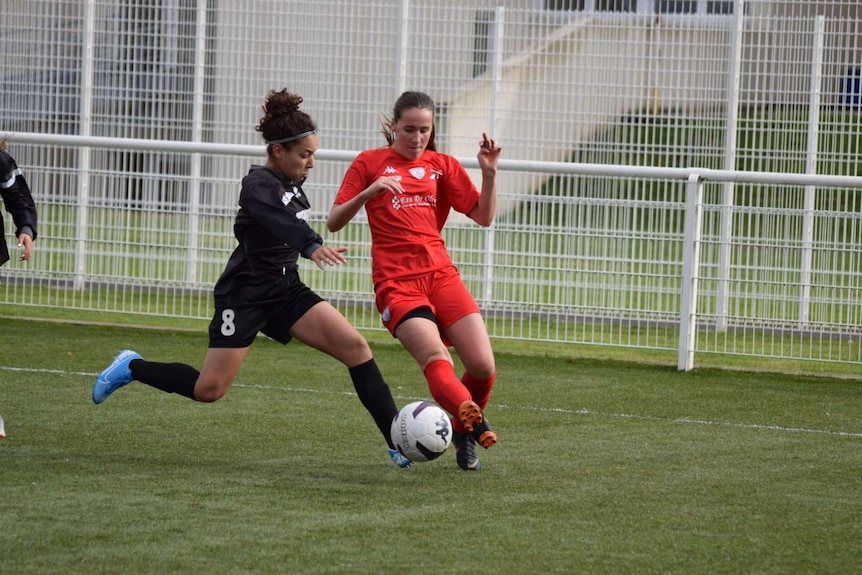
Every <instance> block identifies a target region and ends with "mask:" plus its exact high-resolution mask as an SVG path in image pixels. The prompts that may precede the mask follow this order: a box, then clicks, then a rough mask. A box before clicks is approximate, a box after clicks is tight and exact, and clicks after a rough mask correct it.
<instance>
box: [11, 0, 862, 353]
mask: <svg viewBox="0 0 862 575" xmlns="http://www.w3.org/2000/svg"><path fill="white" fill-rule="evenodd" d="M0 20H2V21H3V22H4V27H3V29H2V30H0V49H2V51H3V54H4V58H3V59H2V60H0V78H2V81H3V90H2V91H0V94H2V97H0V133H2V134H4V135H9V136H11V140H10V146H11V151H12V152H13V155H14V156H15V157H16V159H18V161H19V164H21V165H22V167H23V168H24V170H25V173H26V175H27V176H28V178H29V180H30V182H31V187H32V188H33V189H34V191H35V193H36V197H37V202H38V204H39V211H40V239H39V244H38V248H39V251H38V256H37V258H36V260H35V261H33V262H31V264H29V266H28V268H27V269H25V268H24V267H23V266H22V265H20V264H16V263H15V262H12V263H11V264H10V265H7V266H4V267H3V268H2V269H0V302H2V303H3V304H4V305H8V304H15V305H20V306H33V307H34V308H35V307H37V306H38V307H40V308H43V309H54V310H60V309H63V308H71V309H75V310H81V311H82V312H83V311H90V312H104V313H109V314H152V315H170V316H178V317H188V318H204V317H208V316H209V313H210V312H209V309H210V302H209V295H208V294H209V290H210V288H211V286H212V283H213V282H214V281H215V279H216V277H217V275H218V273H219V272H220V271H221V267H222V265H223V263H224V261H225V259H226V257H227V254H228V253H229V251H230V250H231V249H232V247H233V245H234V240H233V237H232V230H231V227H232V217H233V213H234V204H235V201H236V195H237V192H238V182H239V179H240V177H241V176H242V175H243V174H244V173H245V171H246V169H247V164H248V163H249V162H250V161H260V160H261V159H262V157H263V156H262V148H261V147H260V146H259V140H258V139H257V138H259V135H258V134H256V133H255V132H254V130H253V129H252V128H253V126H254V124H255V123H256V121H257V117H258V115H259V104H260V101H261V100H262V98H263V96H264V95H265V94H266V92H267V91H268V90H269V89H272V88H281V87H282V86H287V87H288V88H290V89H291V90H293V91H296V92H297V93H300V94H302V95H303V96H305V97H306V107H307V109H308V111H309V112H310V113H311V114H312V115H313V116H314V117H315V119H316V120H317V121H318V123H319V124H320V126H321V143H322V146H323V148H325V150H324V151H323V152H322V154H321V162H320V163H319V164H318V167H317V168H316V169H315V173H314V174H313V177H312V181H311V182H310V185H309V191H310V192H311V194H312V197H313V199H314V204H315V206H314V207H315V209H316V212H315V214H314V219H313V223H314V222H317V223H318V224H321V222H322V221H323V218H324V217H325V213H326V211H327V209H328V207H329V205H330V204H331V201H332V197H333V196H334V191H335V188H336V187H337V185H338V182H339V181H340V178H341V175H342V174H343V172H344V170H345V169H346V166H347V164H348V162H349V160H350V158H351V157H352V155H353V154H354V153H355V150H359V149H362V148H368V147H376V146H379V145H381V144H382V139H381V138H380V137H379V135H378V134H377V128H376V122H377V113H378V112H379V111H382V112H386V111H387V110H388V108H389V107H390V106H391V104H392V101H393V100H394V98H395V97H396V96H397V94H398V93H400V91H401V90H403V89H420V90H425V91H428V92H429V93H431V94H432V95H433V96H434V97H435V99H436V100H437V102H438V104H439V111H438V113H439V117H438V120H439V124H438V132H439V133H438V135H439V142H440V143H441V144H442V146H443V148H444V150H445V151H448V152H450V153H453V154H455V155H456V156H457V157H459V158H462V159H463V161H464V162H465V163H466V164H467V165H468V166H473V164H471V161H472V160H471V159H470V158H471V157H472V156H473V155H474V154H475V142H476V140H477V138H478V136H479V135H480V133H481V132H482V131H486V132H489V133H491V134H494V135H495V136H496V137H497V138H498V139H500V140H501V141H502V142H503V145H504V157H505V161H504V166H505V169H504V171H503V173H502V174H501V177H500V189H501V212H500V214H499V217H498V221H497V223H496V224H495V226H494V227H493V228H492V229H491V230H490V231H488V230H481V229H478V228H476V227H475V226H470V225H465V224H464V223H463V222H462V221H459V220H456V221H454V222H453V225H452V227H451V228H450V229H449V230H447V232H446V234H447V236H446V237H447V242H448V244H449V246H450V248H451V251H452V252H453V255H454V257H455V259H456V260H457V261H458V263H459V265H460V267H461V269H462V271H463V272H464V274H465V276H466V277H467V279H468V282H469V283H470V285H471V287H472V289H473V291H474V293H475V294H476V295H477V297H478V298H479V299H480V301H481V303H482V305H483V307H484V308H485V310H486V312H487V316H488V321H489V325H490V329H491V332H492V334H493V335H494V336H496V337H499V338H517V339H529V340H533V341H546V342H558V343H584V344H600V345H612V346H621V347H632V348H643V349H660V350H671V351H677V352H678V354H679V364H680V367H681V368H686V367H688V366H690V365H691V361H692V357H691V355H690V354H691V353H692V352H693V351H697V352H701V353H707V352H708V353H713V352H714V353H725V354H737V355H748V356H757V357H774V358H790V359H803V360H814V361H822V362H842V363H848V362H849V363H858V362H860V360H862V356H860V352H859V349H858V345H857V342H858V337H859V333H858V331H859V326H860V325H862V322H860V313H862V310H860V305H862V303H860V301H859V300H860V298H859V294H860V291H859V289H860V285H859V284H860V282H862V262H860V254H859V248H858V246H859V245H860V242H859V240H860V238H859V234H860V226H859V222H858V218H859V214H860V211H862V210H860V194H859V190H858V188H859V184H858V181H859V178H858V177H857V176H858V175H859V165H860V159H862V127H860V126H862V122H860V109H862V102H860V96H862V86H860V79H862V78H860V70H862V46H860V43H859V38H860V37H862V35H860V34H859V28H860V25H862V8H860V7H859V6H857V5H856V4H855V3H846V2H826V1H821V0H818V1H811V2H785V1H781V2H779V1H772V0H752V1H749V2H740V1H739V0H735V1H732V2H730V1H729V2H707V1H704V0H690V1H665V0H663V1H661V2H655V1H652V0H650V1H646V0H629V1H622V2H619V1H613V2H606V1H604V0H581V1H578V0H570V1H553V2H550V1H539V0H535V1H534V0H520V1H503V2H496V1H495V2H491V1H490V0H488V1H484V0H463V1H461V2H458V3H457V4H455V3H452V2H444V1H441V0H425V1H422V2H419V1H413V0H368V1H362V0H340V1H335V0H314V1H311V0H307V1H306V0H292V1H290V2H284V1H279V0H242V1H241V0H220V1H219V2H214V1H212V0H209V1H205V0H199V1H198V0H123V1H120V0H28V1H27V2H23V1H20V2H3V3H0ZM570 162H571V163H570ZM758 172H760V173H764V174H766V175H768V177H765V176H764V177H755V176H751V175H749V174H752V173H758ZM696 174H697V175H699V177H694V176H695V175H696ZM769 174H771V175H769ZM806 174H807V175H806ZM818 174H819V175H822V177H819V176H817V175H818ZM690 177H694V180H692V182H689V178H690ZM695 189H700V190H701V192H702V194H703V201H702V202H695V203H694V205H692V206H689V205H688V204H687V202H689V201H693V202H694V201H695V200H693V199H692V198H694V197H696V195H697V194H696V193H695V191H694V190H695ZM698 206H699V209H697V207H698ZM697 214H699V221H700V225H699V226H692V222H689V226H690V228H689V231H690V232H692V233H694V230H700V231H701V233H702V235H701V236H699V239H698V236H696V235H693V236H686V228H685V225H686V221H687V220H686V218H687V217H692V216H694V215H697ZM10 223H11V222H10ZM322 227H323V226H322V224H321V225H318V228H319V229H321V230H322ZM324 235H325V237H326V234H324ZM327 239H328V240H329V241H333V242H337V243H341V242H344V243H346V244H349V245H350V246H351V248H352V249H351V253H352V254H353V256H354V259H353V260H352V263H351V265H350V266H348V267H346V268H344V269H338V270H330V271H328V272H326V273H325V274H324V273H320V272H317V271H316V270H313V269H311V268H310V267H308V268H306V269H305V270H304V273H305V275H306V277H307V278H308V280H309V282H310V283H311V284H312V285H313V286H314V287H315V288H316V289H319V290H320V291H321V292H323V293H325V294H326V295H327V296H329V297H330V298H331V299H332V300H333V301H334V302H335V303H337V304H338V305H339V306H340V307H342V309H344V310H345V312H346V313H347V314H348V315H349V317H350V318H351V320H352V321H354V323H356V324H357V325H358V326H360V327H363V328H379V325H380V324H379V320H378V318H377V316H376V313H374V312H373V310H372V309H371V307H370V305H369V304H370V301H371V286H370V279H369V277H368V276H369V274H368V261H367V257H368V250H367V245H368V235H367V230H366V229H365V228H364V227H363V226H362V225H361V223H359V224H357V225H351V226H350V227H349V228H348V229H347V230H346V231H345V232H342V234H340V235H339V236H337V237H335V238H331V237H327ZM695 248H698V249H695ZM687 249H688V250H691V253H688V252H687V251H686V250H687ZM696 256H697V257H696ZM687 266H691V267H690V268H689V267H687ZM695 286H697V288H698V289H697V290H695V289H694V287H695ZM694 306H696V307H694ZM694 311H696V312H697V317H698V322H697V324H696V326H697V328H696V329H694V326H693V324H692V323H691V321H690V320H691V319H692V318H693V317H695V316H694V315H693V312H694ZM695 333H697V334H700V335H699V336H698V337H697V338H693V334H695Z"/></svg>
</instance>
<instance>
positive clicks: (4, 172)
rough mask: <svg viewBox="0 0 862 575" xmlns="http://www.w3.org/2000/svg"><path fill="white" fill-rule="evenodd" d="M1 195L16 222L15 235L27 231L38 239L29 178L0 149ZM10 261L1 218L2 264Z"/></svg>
mask: <svg viewBox="0 0 862 575" xmlns="http://www.w3.org/2000/svg"><path fill="white" fill-rule="evenodd" d="M0 196H2V197H3V204H4V205H5V206H6V211H8V212H9V213H10V214H12V221H13V222H15V235H16V236H18V235H21V234H22V233H27V234H28V235H29V236H30V237H31V238H33V239H34V240H35V239H36V204H35V203H34V202H33V196H32V195H31V194H30V187H29V186H28V185H27V180H25V179H24V176H23V175H22V174H21V170H19V169H18V164H16V163H15V160H14V159H13V158H12V156H10V155H9V154H7V153H6V152H3V151H2V150H0ZM8 261H9V248H8V246H7V245H6V230H5V229H4V225H3V218H0V265H3V264H5V263H6V262H8Z"/></svg>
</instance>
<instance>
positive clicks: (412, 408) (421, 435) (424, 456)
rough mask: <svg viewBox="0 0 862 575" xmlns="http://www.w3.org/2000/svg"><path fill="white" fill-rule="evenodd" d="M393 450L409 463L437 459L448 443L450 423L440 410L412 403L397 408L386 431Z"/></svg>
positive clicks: (434, 406) (424, 403) (415, 402)
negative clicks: (388, 431) (396, 412)
mask: <svg viewBox="0 0 862 575" xmlns="http://www.w3.org/2000/svg"><path fill="white" fill-rule="evenodd" d="M390 436H391V437H392V443H393V444H394V445H395V449H397V450H398V451H400V452H401V453H402V454H403V455H404V456H405V457H408V458H410V460H412V461H419V462H421V461H431V460H432V459H437V458H438V457H440V456H441V455H443V453H444V452H445V451H446V450H447V449H448V448H449V445H450V444H451V443H452V423H451V421H450V420H449V415H448V414H447V413H446V412H445V411H443V410H442V409H440V407H438V406H436V405H434V404H433V403H430V402H427V401H414V402H413V403H408V404H407V405H405V406H404V407H402V408H401V411H399V412H398V415H397V416H396V417H395V419H394V420H392V429H391V431H390Z"/></svg>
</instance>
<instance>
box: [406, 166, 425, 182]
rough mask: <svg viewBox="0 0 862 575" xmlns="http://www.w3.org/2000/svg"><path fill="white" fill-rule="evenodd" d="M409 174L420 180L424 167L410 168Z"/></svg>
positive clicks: (423, 173) (423, 174) (422, 176)
mask: <svg viewBox="0 0 862 575" xmlns="http://www.w3.org/2000/svg"><path fill="white" fill-rule="evenodd" d="M410 175H411V176H413V177H414V178H416V179H417V180H421V179H422V178H424V177H425V168H410Z"/></svg>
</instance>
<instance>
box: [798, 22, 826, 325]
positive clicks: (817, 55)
mask: <svg viewBox="0 0 862 575" xmlns="http://www.w3.org/2000/svg"><path fill="white" fill-rule="evenodd" d="M825 21H826V19H825V17H823V16H817V17H816V18H815V19H814V43H813V49H812V55H811V88H810V90H809V103H808V150H807V153H806V154H805V172H806V173H808V174H816V173H817V148H818V144H819V138H820V93H821V92H820V91H821V88H820V84H821V80H822V75H823V29H824V24H825ZM814 194H815V189H814V186H805V207H804V213H803V216H802V272H801V274H800V278H799V284H800V285H801V286H802V289H801V293H800V294H799V324H800V327H804V326H805V325H806V324H807V323H808V315H809V312H810V299H811V262H812V258H813V256H812V245H813V243H814Z"/></svg>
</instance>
